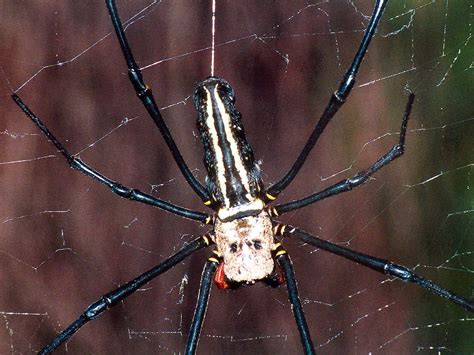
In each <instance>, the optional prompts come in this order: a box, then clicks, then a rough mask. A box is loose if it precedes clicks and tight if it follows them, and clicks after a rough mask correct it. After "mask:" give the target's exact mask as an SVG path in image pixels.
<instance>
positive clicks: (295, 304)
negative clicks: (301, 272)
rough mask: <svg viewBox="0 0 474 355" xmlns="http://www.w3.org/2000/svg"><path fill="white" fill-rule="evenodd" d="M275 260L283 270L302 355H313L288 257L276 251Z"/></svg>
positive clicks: (283, 252) (284, 253) (313, 351)
mask: <svg viewBox="0 0 474 355" xmlns="http://www.w3.org/2000/svg"><path fill="white" fill-rule="evenodd" d="M276 260H277V261H278V264H279V265H280V267H281V268H282V269H283V273H284V274H285V282H286V288H287V290H288V298H289V299H290V303H291V309H292V310H293V315H294V316H295V320H296V325H297V326H298V331H299V333H300V337H301V344H302V345H303V349H304V353H305V354H307V355H310V354H315V353H316V352H315V350H314V345H313V342H312V340H311V334H310V333H309V329H308V324H307V323H306V318H305V316H304V312H303V307H302V306H301V302H300V298H299V296H298V288H297V286H296V280H295V273H294V271H293V265H292V263H291V260H290V257H289V256H288V254H287V253H286V251H285V250H284V249H281V248H279V250H276Z"/></svg>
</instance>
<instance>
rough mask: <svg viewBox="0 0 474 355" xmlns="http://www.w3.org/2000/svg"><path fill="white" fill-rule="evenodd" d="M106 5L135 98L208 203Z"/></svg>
mask: <svg viewBox="0 0 474 355" xmlns="http://www.w3.org/2000/svg"><path fill="white" fill-rule="evenodd" d="M106 4H107V8H108V10H109V14H110V17H111V18H112V23H113V25H114V29H115V33H116V35H117V38H118V40H119V42H120V47H121V48H122V52H123V55H124V57H125V61H126V62H127V67H128V76H129V78H130V81H131V82H132V84H133V88H134V89H135V92H136V94H137V96H138V97H139V98H140V100H141V101H142V102H143V105H144V106H145V108H146V109H147V111H148V113H149V115H150V116H151V118H152V119H153V121H155V124H156V125H157V126H158V128H159V130H160V132H161V135H162V136H163V138H164V140H165V142H166V144H167V145H168V148H169V150H170V151H171V154H172V155H173V158H174V160H175V161H176V164H177V165H178V167H179V169H180V170H181V173H182V174H183V175H184V177H185V179H186V181H187V182H188V184H189V185H190V186H191V187H192V188H193V190H194V191H195V192H196V193H197V194H198V195H199V197H200V198H201V200H202V201H203V202H208V201H209V194H208V192H207V191H206V189H205V188H204V187H203V186H202V185H201V183H200V182H199V181H198V180H197V179H196V177H195V176H194V175H193V174H192V173H191V171H190V170H189V167H188V166H187V165H186V162H185V161H184V159H183V156H182V155H181V153H180V152H179V150H178V147H177V146H176V143H175V141H174V139H173V137H172V136H171V133H170V131H169V129H168V126H166V123H165V121H164V120H163V117H162V116H161V113H160V110H159V108H158V105H157V104H156V101H155V99H154V98H153V94H152V92H151V89H150V88H149V87H148V86H147V85H146V84H145V82H144V81H143V77H142V74H141V71H140V68H139V66H138V65H137V63H136V62H135V59H134V58H133V55H132V51H131V49H130V46H129V45H128V41H127V37H126V36H125V31H124V30H123V26H122V22H121V21H120V17H119V14H118V11H117V6H116V5H115V1H114V0H106Z"/></svg>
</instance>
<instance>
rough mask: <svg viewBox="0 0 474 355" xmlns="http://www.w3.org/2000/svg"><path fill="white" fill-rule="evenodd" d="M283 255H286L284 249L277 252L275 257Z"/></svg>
mask: <svg viewBox="0 0 474 355" xmlns="http://www.w3.org/2000/svg"><path fill="white" fill-rule="evenodd" d="M283 254H286V250H285V249H282V250H280V251H278V252H277V253H276V255H275V256H280V255H283Z"/></svg>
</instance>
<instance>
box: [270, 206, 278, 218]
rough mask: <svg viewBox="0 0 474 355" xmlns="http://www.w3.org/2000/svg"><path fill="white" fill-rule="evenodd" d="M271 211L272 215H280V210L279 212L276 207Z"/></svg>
mask: <svg viewBox="0 0 474 355" xmlns="http://www.w3.org/2000/svg"><path fill="white" fill-rule="evenodd" d="M270 212H271V214H272V216H278V212H277V210H276V208H275V207H272V209H271V210H270Z"/></svg>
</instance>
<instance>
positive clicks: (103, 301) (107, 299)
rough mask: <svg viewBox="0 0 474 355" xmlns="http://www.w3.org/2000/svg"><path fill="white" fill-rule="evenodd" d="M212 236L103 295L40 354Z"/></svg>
mask: <svg viewBox="0 0 474 355" xmlns="http://www.w3.org/2000/svg"><path fill="white" fill-rule="evenodd" d="M210 243H211V242H210V238H208V237H207V236H201V237H199V238H197V239H195V240H193V241H192V242H191V243H189V244H188V245H186V246H185V247H183V248H182V249H181V250H180V251H178V252H177V253H176V254H174V255H172V256H170V257H169V258H168V259H166V260H165V261H163V262H162V263H161V264H158V265H156V266H155V267H153V268H152V269H150V270H148V271H146V272H144V273H143V274H141V275H140V276H137V277H136V278H134V279H133V280H131V281H129V282H127V283H126V284H124V285H122V286H120V287H119V288H117V289H115V290H113V291H111V292H109V293H107V294H105V295H103V296H102V297H101V298H100V299H99V300H98V301H96V302H94V303H92V304H91V305H90V306H89V307H87V309H86V310H85V311H84V312H83V313H82V314H81V315H80V316H79V317H78V318H77V319H76V320H75V321H74V322H72V323H71V324H70V325H69V326H68V327H67V328H66V329H64V330H63V331H62V332H61V333H59V334H58V336H56V338H54V339H53V340H52V341H51V342H50V343H49V344H48V345H46V346H45V347H44V348H43V349H42V350H41V351H40V352H39V354H49V353H51V352H52V351H53V350H55V349H56V348H57V347H58V346H59V345H61V344H62V343H64V342H65V341H66V340H67V339H69V338H70V337H71V336H72V335H73V334H74V333H76V332H77V331H78V330H79V329H80V328H81V327H82V326H83V325H84V324H86V323H87V322H89V321H91V320H93V319H95V318H97V317H98V316H100V315H101V314H102V312H104V311H105V310H107V309H109V308H111V307H113V306H115V305H116V304H117V303H119V302H120V301H122V300H123V299H125V298H126V297H128V296H130V295H131V294H132V293H134V292H135V291H136V290H137V289H139V288H140V287H142V286H143V285H145V284H146V283H148V282H150V281H151V280H153V279H154V278H155V277H157V276H159V275H161V274H162V273H164V272H166V271H168V270H169V269H171V268H172V267H174V266H175V265H177V264H179V263H180V262H181V261H182V260H184V259H185V258H186V257H188V256H189V255H191V254H192V253H194V252H195V251H197V250H199V249H202V248H204V247H207V246H209V245H210Z"/></svg>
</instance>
